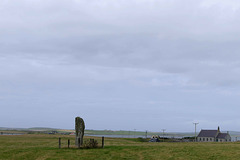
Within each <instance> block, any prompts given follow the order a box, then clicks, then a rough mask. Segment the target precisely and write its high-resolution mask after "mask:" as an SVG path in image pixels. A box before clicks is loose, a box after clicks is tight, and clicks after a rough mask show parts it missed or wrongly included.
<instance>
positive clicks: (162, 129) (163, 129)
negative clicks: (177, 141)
mask: <svg viewBox="0 0 240 160" xmlns="http://www.w3.org/2000/svg"><path fill="white" fill-rule="evenodd" d="M162 131H163V142H164V131H166V129H162Z"/></svg>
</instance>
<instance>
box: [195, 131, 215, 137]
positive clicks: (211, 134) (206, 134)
mask: <svg viewBox="0 0 240 160" xmlns="http://www.w3.org/2000/svg"><path fill="white" fill-rule="evenodd" d="M217 133H218V130H201V132H200V133H199V134H198V137H215V136H216V135H217Z"/></svg>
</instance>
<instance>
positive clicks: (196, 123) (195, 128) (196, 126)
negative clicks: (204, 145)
mask: <svg viewBox="0 0 240 160" xmlns="http://www.w3.org/2000/svg"><path fill="white" fill-rule="evenodd" d="M193 124H194V125H195V142H197V134H196V133H197V132H196V130H197V125H198V124H199V123H193Z"/></svg>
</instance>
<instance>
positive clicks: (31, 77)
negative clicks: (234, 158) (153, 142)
mask: <svg viewBox="0 0 240 160" xmlns="http://www.w3.org/2000/svg"><path fill="white" fill-rule="evenodd" d="M239 44H240V1H238V0H196V1H192V0H181V1H179V0H115V1H112V0H34V1H32V0H21V1H19V0H11V1H9V0H0V109H1V111H0V127H11V128H29V127H51V128H62V129H74V118H75V117H76V116H80V117H82V118H83V119H84V121H85V125H86V128H87V129H97V130H103V129H109V130H137V131H144V130H148V131H161V130H162V129H166V131H165V132H193V131H194V124H193V123H194V122H198V123H199V124H198V125H197V131H200V130H201V129H217V127H218V126H220V128H221V130H224V131H240V116H239V113H240V107H239V104H240V98H239V97H240V45H239Z"/></svg>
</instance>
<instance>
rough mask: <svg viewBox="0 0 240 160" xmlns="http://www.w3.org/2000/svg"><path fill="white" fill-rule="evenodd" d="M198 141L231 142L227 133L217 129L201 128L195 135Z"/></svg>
mask: <svg viewBox="0 0 240 160" xmlns="http://www.w3.org/2000/svg"><path fill="white" fill-rule="evenodd" d="M197 141H198V142H231V136H230V135H229V133H221V132H220V129H219V127H218V130H201V131H200V133H199V134H198V136H197Z"/></svg>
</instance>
